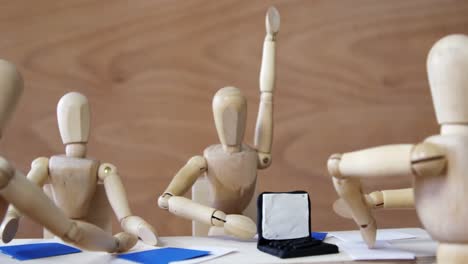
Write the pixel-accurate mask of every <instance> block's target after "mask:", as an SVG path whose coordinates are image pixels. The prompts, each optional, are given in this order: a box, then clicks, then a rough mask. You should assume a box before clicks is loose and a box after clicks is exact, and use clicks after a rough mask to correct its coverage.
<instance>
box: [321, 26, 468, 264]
mask: <svg viewBox="0 0 468 264" xmlns="http://www.w3.org/2000/svg"><path fill="white" fill-rule="evenodd" d="M427 71H428V77H429V84H430V88H431V93H432V99H433V102H434V109H435V112H436V116H437V121H438V123H439V124H440V126H441V130H440V134H439V135H434V136H431V137H429V138H426V139H425V140H424V141H423V142H422V143H419V144H416V145H412V144H402V145H387V146H381V147H376V148H371V149H366V150H360V151H355V152H350V153H345V154H335V155H332V156H331V157H330V159H329V160H328V170H329V173H330V174H331V175H332V176H333V183H334V186H335V189H336V191H337V192H338V194H339V196H340V197H341V200H339V201H338V202H337V203H335V210H336V211H338V213H339V214H340V215H343V216H345V217H348V216H350V217H352V218H353V219H354V221H355V222H356V223H357V224H358V225H359V227H360V230H361V234H362V236H363V238H364V240H365V241H366V243H367V244H368V246H369V247H372V246H373V245H374V243H375V236H376V224H375V220H374V218H373V217H372V214H371V209H372V208H402V207H403V208H406V207H411V206H414V207H416V211H417V213H418V216H419V219H420V220H421V222H422V224H423V226H424V227H425V229H426V230H427V231H428V233H429V234H430V235H431V236H432V238H434V239H435V240H437V241H439V242H440V244H439V247H438V251H437V260H438V263H468V229H466V227H465V226H466V222H467V221H468V207H467V206H466V203H467V202H468V177H467V175H466V174H467V173H468V162H466V159H467V158H468V74H467V72H468V36H465V35H450V36H447V37H444V38H442V39H441V40H439V41H438V42H437V43H436V44H435V45H434V46H433V47H432V49H431V51H430V52H429V56H428V59H427ZM410 175H411V176H413V178H414V185H413V188H409V189H402V190H388V191H379V192H374V193H372V194H371V195H367V196H364V195H363V193H362V191H361V186H360V178H362V177H365V178H367V177H372V178H376V177H377V178H378V177H384V176H410Z"/></svg>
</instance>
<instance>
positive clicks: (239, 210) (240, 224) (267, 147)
mask: <svg viewBox="0 0 468 264" xmlns="http://www.w3.org/2000/svg"><path fill="white" fill-rule="evenodd" d="M279 25H280V17H279V13H278V11H277V10H276V9H275V8H274V7H270V8H269V9H268V11H267V15H266V38H265V42H264V45H263V57H262V65H261V70H260V92H261V95H260V106H259V111H258V118H257V125H256V130H255V148H252V147H250V146H248V145H246V144H243V139H244V131H245V126H246V119H247V101H246V99H245V97H244V96H243V95H242V93H241V91H240V90H239V89H237V88H235V87H224V88H222V89H220V90H219V91H218V92H217V93H216V94H215V96H214V98H213V114H214V121H215V125H216V131H217V132H218V137H219V140H220V142H221V144H218V145H212V146H209V147H208V148H206V149H205V151H204V153H203V156H195V157H193V158H191V159H190V160H189V161H188V162H187V164H186V165H185V166H184V167H183V168H182V169H180V170H179V172H177V174H176V175H175V176H174V178H173V179H172V181H171V183H170V184H169V186H168V187H167V188H166V190H165V191H164V193H163V194H162V195H161V196H160V197H159V200H158V204H159V207H161V208H163V209H166V210H169V211H170V212H171V213H173V214H175V215H178V216H181V217H184V218H187V219H190V220H193V234H194V235H205V236H206V235H217V234H229V235H233V236H235V237H238V238H241V239H249V238H252V237H253V236H254V235H255V234H256V229H257V228H256V224H255V222H254V221H252V218H254V219H255V218H256V217H255V215H253V214H252V213H247V212H246V208H247V207H249V208H253V207H254V206H253V205H254V203H255V201H254V200H255V199H253V198H254V194H255V191H256V181H257V171H258V169H265V168H268V167H269V166H270V164H271V146H272V139H273V93H274V89H275V50H276V37H277V33H278V31H279ZM201 176H202V177H201ZM190 188H192V198H193V200H190V199H187V198H184V197H181V196H183V195H184V194H185V193H186V192H187V191H188V190H189V189H190Z"/></svg>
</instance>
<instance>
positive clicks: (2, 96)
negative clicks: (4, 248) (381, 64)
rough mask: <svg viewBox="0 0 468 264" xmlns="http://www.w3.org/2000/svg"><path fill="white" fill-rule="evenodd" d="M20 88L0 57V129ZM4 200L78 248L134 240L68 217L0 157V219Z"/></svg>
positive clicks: (120, 246) (111, 247) (113, 248)
mask: <svg viewBox="0 0 468 264" xmlns="http://www.w3.org/2000/svg"><path fill="white" fill-rule="evenodd" d="M22 90H23V79H22V77H21V75H20V74H19V72H18V71H17V70H16V68H15V67H14V66H13V65H12V64H10V63H9V62H7V61H4V60H0V132H2V131H3V128H4V126H5V124H6V122H7V121H8V119H9V117H10V116H11V114H12V113H13V110H14V108H15V106H16V103H17V101H18V99H19V98H20V96H21V92H22ZM0 134H1V133H0ZM7 202H9V203H11V204H13V205H15V206H16V208H18V209H19V210H20V211H21V212H23V213H24V214H26V215H27V216H29V217H30V218H32V219H33V220H34V221H36V222H38V223H39V224H41V225H43V226H44V227H46V228H47V229H48V230H50V231H51V232H52V233H53V234H55V235H57V236H58V237H60V238H61V239H63V240H64V241H66V242H68V243H71V244H74V245H76V246H78V247H80V248H82V249H87V250H96V251H107V252H121V251H127V250H129V249H130V248H132V247H133V246H134V245H135V244H136V242H137V237H136V236H134V235H131V234H128V233H119V234H117V235H116V236H115V237H113V236H111V235H110V234H108V233H107V232H105V231H104V230H102V229H100V228H98V227H97V226H94V225H92V224H89V223H85V222H81V221H72V220H70V219H68V217H66V216H65V214H64V213H63V212H62V210H60V209H59V208H58V207H57V206H55V205H54V203H53V202H52V201H51V200H50V199H49V198H48V197H47V196H46V195H45V194H44V192H42V190H41V189H40V188H39V187H38V186H37V185H35V184H33V183H31V182H30V181H28V180H27V179H26V177H24V175H22V174H21V173H20V172H19V171H17V170H15V169H14V168H13V167H12V166H11V165H10V164H9V162H8V161H7V160H5V159H4V158H2V157H0V219H3V217H4V215H5V211H6V209H7V205H8V204H7ZM7 218H8V216H7ZM16 225H17V221H14V220H13V221H10V225H9V226H10V228H15V226H16ZM6 233H8V232H6ZM6 233H3V235H5V234H6ZM10 240H11V239H10Z"/></svg>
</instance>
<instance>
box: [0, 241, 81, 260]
mask: <svg viewBox="0 0 468 264" xmlns="http://www.w3.org/2000/svg"><path fill="white" fill-rule="evenodd" d="M0 251H1V252H2V253H3V254H6V255H8V256H11V257H13V258H15V259H17V260H30V259H38V258H47V257H53V256H60V255H66V254H73V253H78V252H81V250H79V249H76V248H74V247H70V246H67V245H64V244H60V243H37V244H24V245H15V246H3V247H0Z"/></svg>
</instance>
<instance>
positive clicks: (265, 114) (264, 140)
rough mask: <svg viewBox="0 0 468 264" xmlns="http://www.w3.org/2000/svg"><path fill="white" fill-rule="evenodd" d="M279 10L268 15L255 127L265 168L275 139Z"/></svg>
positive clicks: (256, 146) (273, 10) (256, 138)
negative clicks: (274, 118) (274, 103)
mask: <svg viewBox="0 0 468 264" xmlns="http://www.w3.org/2000/svg"><path fill="white" fill-rule="evenodd" d="M279 27H280V16H279V13H278V10H276V8H274V7H270V8H269V9H268V11H267V15H266V33H267V35H266V37H265V42H264V43H263V56H262V65H261V69H260V92H261V95H260V106H259V110H258V116H257V124H256V128H255V143H254V144H255V148H256V149H257V151H258V156H259V158H258V168H259V169H265V168H267V167H269V166H270V164H271V146H272V141H273V93H274V90H275V78H276V76H275V52H276V36H277V34H278V32H279Z"/></svg>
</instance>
